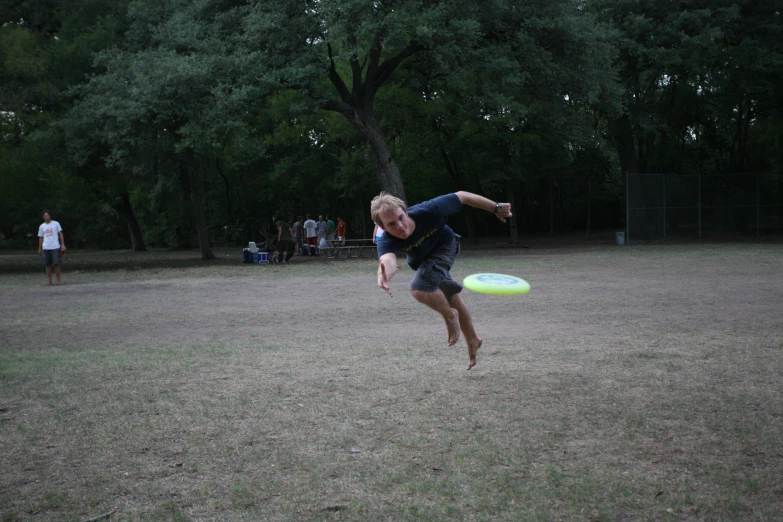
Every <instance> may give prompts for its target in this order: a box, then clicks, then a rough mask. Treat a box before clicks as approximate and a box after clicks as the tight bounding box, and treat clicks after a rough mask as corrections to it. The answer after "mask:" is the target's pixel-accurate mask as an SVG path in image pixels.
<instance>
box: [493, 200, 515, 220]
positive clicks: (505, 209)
mask: <svg viewBox="0 0 783 522" xmlns="http://www.w3.org/2000/svg"><path fill="white" fill-rule="evenodd" d="M499 205H500V210H498V211H497V212H496V213H495V215H496V216H497V217H498V219H499V220H500V221H502V222H503V223H505V222H506V218H510V217H511V216H513V214H512V213H511V203H499Z"/></svg>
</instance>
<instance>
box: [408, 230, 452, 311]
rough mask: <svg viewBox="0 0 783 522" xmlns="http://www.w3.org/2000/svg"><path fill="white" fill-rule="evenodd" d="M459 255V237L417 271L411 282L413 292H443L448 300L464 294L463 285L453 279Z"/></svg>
mask: <svg viewBox="0 0 783 522" xmlns="http://www.w3.org/2000/svg"><path fill="white" fill-rule="evenodd" d="M457 254H459V236H457V237H456V238H455V239H454V242H453V243H451V244H450V245H449V246H440V247H438V248H436V249H435V250H433V251H432V252H431V253H430V256H429V257H428V258H427V259H426V260H425V261H424V262H423V263H422V264H421V266H419V269H418V270H416V275H414V276H413V281H411V290H420V291H422V292H434V291H436V290H438V289H440V290H442V291H443V293H444V294H445V295H446V299H448V300H449V302H451V298H452V297H454V296H455V295H456V294H458V293H460V292H462V285H461V284H459V283H458V282H456V281H455V280H454V279H452V278H451V267H453V266H454V260H455V259H456V258H457Z"/></svg>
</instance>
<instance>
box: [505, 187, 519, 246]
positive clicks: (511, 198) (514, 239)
mask: <svg viewBox="0 0 783 522" xmlns="http://www.w3.org/2000/svg"><path fill="white" fill-rule="evenodd" d="M506 199H508V203H511V213H512V214H513V215H512V216H511V217H510V218H509V221H510V222H511V227H510V228H511V244H512V245H518V244H519V221H518V218H517V214H516V210H515V209H516V208H517V201H516V199H517V198H516V194H515V191H514V179H513V177H512V175H511V174H509V175H508V177H507V178H506Z"/></svg>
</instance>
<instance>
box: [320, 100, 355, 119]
mask: <svg viewBox="0 0 783 522" xmlns="http://www.w3.org/2000/svg"><path fill="white" fill-rule="evenodd" d="M321 108H322V109H323V110H325V111H334V112H339V113H340V114H342V115H343V116H345V117H346V118H348V119H352V118H353V113H354V110H353V107H351V106H350V105H349V104H347V103H345V102H340V101H335V100H325V101H324V102H323V103H322V104H321Z"/></svg>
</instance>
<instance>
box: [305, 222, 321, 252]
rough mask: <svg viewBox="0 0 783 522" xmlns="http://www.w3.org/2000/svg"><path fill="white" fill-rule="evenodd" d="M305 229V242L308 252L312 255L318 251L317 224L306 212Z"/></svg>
mask: <svg viewBox="0 0 783 522" xmlns="http://www.w3.org/2000/svg"><path fill="white" fill-rule="evenodd" d="M304 229H305V244H306V245H307V250H308V254H309V255H311V256H314V255H316V254H317V253H318V225H317V224H316V223H315V221H313V219H312V218H311V217H310V214H307V221H305V222H304Z"/></svg>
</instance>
